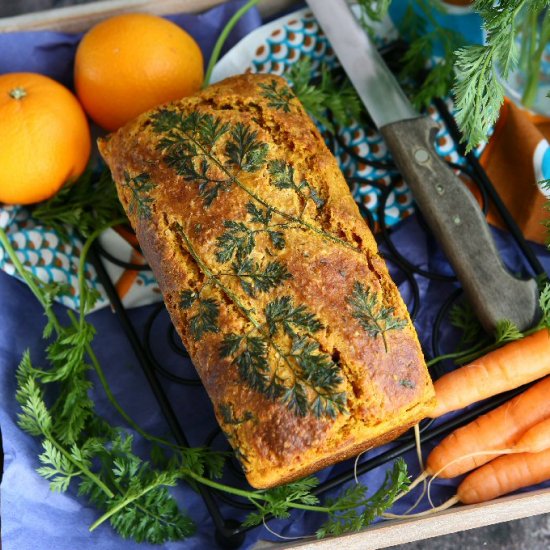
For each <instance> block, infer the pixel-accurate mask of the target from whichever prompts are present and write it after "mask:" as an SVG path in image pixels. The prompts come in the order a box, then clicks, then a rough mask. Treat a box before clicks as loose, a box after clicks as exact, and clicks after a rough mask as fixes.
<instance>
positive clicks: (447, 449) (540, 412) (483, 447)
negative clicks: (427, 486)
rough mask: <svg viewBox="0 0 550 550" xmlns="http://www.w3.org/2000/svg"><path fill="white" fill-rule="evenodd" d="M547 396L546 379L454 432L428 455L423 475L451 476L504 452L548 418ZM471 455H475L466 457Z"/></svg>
mask: <svg viewBox="0 0 550 550" xmlns="http://www.w3.org/2000/svg"><path fill="white" fill-rule="evenodd" d="M549 396H550V377H547V378H545V379H544V380H541V381H540V382H538V383H537V384H535V385H534V386H532V387H531V388H529V389H528V390H526V391H525V392H523V393H522V394H521V395H518V396H517V397H514V399H512V400H510V401H508V402H507V403H505V404H504V405H501V406H500V407H498V408H496V409H494V410H492V411H491V412H489V413H487V414H485V415H483V416H480V417H479V418H477V419H476V420H474V421H473V422H471V423H470V424H467V425H466V426H463V427H462V428H459V429H458V430H455V431H454V432H453V433H451V434H450V435H448V436H447V437H446V438H445V439H443V441H442V442H441V443H440V444H439V445H438V446H437V447H436V448H435V449H434V450H433V451H432V452H431V453H430V455H429V456H428V460H427V462H426V473H427V474H429V475H433V474H435V473H436V472H438V473H439V474H438V475H441V477H445V478H449V477H455V476H458V475H460V474H463V473H465V472H469V471H470V470H472V469H474V468H476V467H477V466H481V465H482V464H485V463H487V462H489V460H491V458H492V457H493V455H494V452H493V451H495V450H498V449H508V448H509V447H511V446H513V445H515V444H516V442H518V441H519V439H520V438H521V436H522V435H523V434H524V433H525V432H526V431H527V430H529V429H530V428H532V427H533V426H535V425H536V424H539V423H540V422H542V421H543V420H547V419H550V398H549ZM482 451H485V452H487V453H488V454H483V453H482ZM491 452H493V454H491ZM472 453H476V456H468V455H471V454H472Z"/></svg>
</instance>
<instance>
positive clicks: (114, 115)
mask: <svg viewBox="0 0 550 550" xmlns="http://www.w3.org/2000/svg"><path fill="white" fill-rule="evenodd" d="M74 76H75V87H76V93H77V95H78V97H79V99H80V101H81V103H82V105H83V106H84V109H85V110H86V112H87V113H88V114H89V115H90V117H91V118H92V119H93V120H94V121H95V122H96V123H97V124H98V125H99V126H101V127H102V128H104V129H106V130H110V131H113V130H116V129H118V128H120V127H121V126H123V125H124V124H125V123H126V122H129V121H130V120H132V119H133V118H134V117H136V116H137V115H139V114H141V113H143V112H145V111H147V110H149V109H151V108H153V107H155V106H156V105H159V104H161V103H165V102H167V101H172V100H174V99H180V98H182V97H184V96H187V95H190V94H192V93H194V92H196V91H197V90H198V89H199V88H200V87H201V84H202V81H203V78H204V74H203V59H202V53H201V50H200V48H199V46H198V45H197V43H196V42H195V41H194V40H193V38H191V36H189V35H188V34H187V33H186V32H185V31H184V30H182V29H180V28H179V27H178V26H177V25H175V24H174V23H171V22H170V21H167V20H166V19H163V18H162V17H157V16H155V15H147V14H143V13H131V14H125V15H119V16H116V17H112V18H110V19H107V20H105V21H102V22H101V23H99V24H98V25H96V26H95V27H92V29H90V31H88V33H86V35H84V38H83V39H82V41H81V42H80V44H79V46H78V49H77V51H76V58H75V69H74Z"/></svg>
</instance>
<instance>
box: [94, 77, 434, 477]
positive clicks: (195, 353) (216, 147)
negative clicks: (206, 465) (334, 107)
mask: <svg viewBox="0 0 550 550" xmlns="http://www.w3.org/2000/svg"><path fill="white" fill-rule="evenodd" d="M99 145H100V150H101V154H102V155H103V157H104V159H105V161H106V162H107V164H108V165H109V167H110V169H111V171H112V174H113V177H114V180H115V182H116V185H117V189H118V194H119V197H120V200H121V202H122V204H123V205H124V208H125V210H126V212H127V214H128V217H129V218H130V221H131V223H132V226H133V227H134V229H135V231H136V234H137V238H138V241H139V243H140V245H141V248H142V250H143V253H144V255H145V257H146V259H147V261H148V262H149V264H150V266H151V268H152V269H153V272H154V274H155V276H156V277H157V280H158V282H159V285H160V288H161V291H162V294H163V296H164V300H165V302H166V306H167V308H168V311H169V312H170V316H171V318H172V321H173V323H174V325H175V327H176V329H177V331H178V333H179V335H180V336H181V338H182V341H183V343H184V344H185V347H186V348H187V350H188V352H189V354H190V356H191V358H192V360H193V362H194V365H195V367H196V369H197V371H198V373H199V375H200V377H201V379H202V381H203V383H204V386H205V388H206V390H207V392H208V395H209V396H210V399H211V400H212V403H213V406H214V409H215V413H216V417H217V419H218V421H219V423H220V426H221V427H222V430H223V431H224V433H225V435H226V436H227V438H228V440H229V442H230V443H231V445H232V446H233V448H234V449H235V452H236V454H237V456H238V457H239V459H240V461H241V463H242V466H243V468H244V471H245V472H246V475H247V478H248V481H249V482H250V484H251V485H252V486H254V487H257V488H265V487H272V486H275V485H278V484H281V483H284V482H289V481H292V480H295V479H298V478H301V477H303V476H305V475H307V474H309V473H311V472H314V471H316V470H319V469H321V468H323V467H325V466H327V465H330V464H333V463H335V462H337V461H340V460H343V459H346V458H349V457H351V456H354V455H356V454H358V453H360V452H361V451H364V450H366V449H368V448H370V447H374V446H376V445H380V444H382V443H385V442H387V441H389V440H391V439H392V438H395V437H396V436H398V435H399V434H401V433H402V432H403V431H405V430H406V429H407V428H409V427H410V426H412V425H414V424H415V423H417V422H418V421H419V420H420V419H422V418H423V417H424V416H426V414H427V413H428V412H429V411H430V409H431V407H432V406H433V403H434V392H433V387H432V383H431V380H430V377H429V375H428V372H427V369H426V366H425V363H424V360H423V356H422V352H421V349H420V345H419V343H418V339H417V336H416V333H415V330H414V327H413V326H412V324H411V321H410V319H409V316H408V313H407V310H406V307H405V305H404V303H403V301H402V299H401V296H400V295H399V291H398V289H397V288H396V286H395V284H394V283H393V281H392V280H391V278H390V276H389V275H388V272H387V269H386V266H385V264H384V261H383V260H382V259H381V258H380V256H379V254H378V252H377V246H376V242H375V240H374V238H373V236H372V234H371V232H370V231H369V229H368V227H367V226H366V224H365V222H364V220H363V218H362V217H361V215H360V213H359V211H358V208H357V205H356V204H355V202H354V200H353V198H352V196H351V194H350V192H349V189H348V186H347V184H346V181H345V180H344V177H343V175H342V173H341V172H340V170H339V168H338V165H337V162H336V160H335V158H334V157H333V156H332V154H331V153H330V152H329V151H328V149H327V147H326V146H325V143H324V141H323V139H322V136H321V135H320V133H319V132H318V130H317V129H316V127H315V125H314V124H313V123H312V121H311V120H310V119H309V117H308V116H307V114H306V112H305V111H304V109H303V107H302V106H301V104H300V102H299V101H298V100H297V99H296V97H295V96H294V94H293V93H292V91H291V89H290V88H289V87H288V86H287V84H286V81H285V80H284V79H282V78H279V77H276V76H272V75H252V74H249V75H242V76H237V77H233V78H229V79H227V80H225V81H223V82H221V83H219V84H216V85H213V86H210V87H209V88H207V89H206V90H204V91H202V92H200V93H198V94H196V95H194V96H192V97H189V98H185V99H183V100H181V101H177V102H173V103H170V104H167V105H164V106H162V107H159V108H157V109H155V110H153V111H151V112H148V113H145V114H143V115H141V116H140V117H138V118H137V119H136V120H135V121H133V122H132V123H130V124H128V125H127V126H125V127H124V128H122V129H120V130H119V131H118V132H116V133H115V134H112V135H111V136H109V137H108V138H106V139H105V140H101V141H100V144H99Z"/></svg>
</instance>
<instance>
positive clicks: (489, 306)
mask: <svg viewBox="0 0 550 550" xmlns="http://www.w3.org/2000/svg"><path fill="white" fill-rule="evenodd" d="M306 2H307V3H308V4H309V7H310V8H311V10H312V11H313V14H314V15H315V18H316V19H317V21H318V23H319V25H320V26H321V28H322V29H323V32H324V33H325V35H326V36H327V38H328V40H329V41H330V44H331V46H332V48H333V50H334V52H335V53H336V55H337V57H338V59H339V61H340V63H341V65H342V67H343V68H344V70H345V72H346V74H347V75H348V77H349V79H350V81H351V82H352V84H353V86H354V87H355V89H356V91H357V93H358V95H359V97H360V98H361V100H362V102H363V103H364V105H365V107H366V108H367V110H368V112H369V114H370V116H371V118H372V119H373V121H374V123H375V124H376V126H377V127H378V129H379V130H380V133H381V134H382V136H383V138H384V140H385V142H386V145H387V146H388V149H389V150H390V152H391V153H392V156H393V159H394V161H395V164H396V165H397V168H398V169H399V171H400V172H401V175H402V176H403V178H404V180H405V181H406V182H407V184H408V186H409V188H410V189H411V192H412V194H413V197H414V199H415V201H416V204H417V206H418V207H419V209H420V211H421V212H422V214H423V216H424V218H425V220H426V222H427V223H428V225H429V227H430V229H431V230H432V232H433V233H434V235H435V237H436V239H437V240H438V241H439V243H440V245H441V247H442V249H443V251H444V252H445V255H446V256H447V258H448V260H449V262H450V264H451V265H452V267H453V269H454V271H455V273H456V276H457V278H458V279H459V281H460V282H461V284H462V287H463V288H464V292H465V294H466V296H467V298H468V300H469V301H470V303H471V304H472V307H473V308H474V311H475V313H476V315H477V317H478V318H479V320H480V322H481V324H482V326H483V328H484V329H485V330H486V331H488V332H494V330H495V328H496V326H497V323H498V321H501V320H504V319H508V320H510V321H512V322H513V323H515V324H516V325H517V326H518V328H519V329H520V330H525V329H527V328H529V327H531V326H532V325H533V324H534V323H535V322H536V320H537V318H538V316H539V307H538V289H537V284H536V281H535V280H534V279H532V278H531V279H518V278H517V277H514V276H513V275H512V274H511V273H510V272H509V271H508V269H507V268H506V267H505V265H504V263H503V261H502V258H501V257H500V254H499V252H498V249H497V247H496V244H495V242H494V240H493V237H492V235H491V232H490V230H489V225H488V223H487V221H486V219H485V216H484V214H483V212H482V210H481V208H480V207H479V204H478V203H477V201H476V200H475V198H474V196H473V195H472V193H471V192H470V191H469V190H468V189H467V188H466V186H465V185H464V184H463V183H462V181H461V180H460V179H459V178H458V177H457V176H456V175H455V174H454V173H453V172H452V170H451V169H450V168H449V167H448V166H447V165H446V164H445V162H444V161H443V160H442V159H441V158H440V156H439V155H438V154H437V152H436V150H435V146H434V140H435V135H436V133H437V130H438V127H437V125H436V123H435V122H434V121H432V120H431V119H430V118H429V117H426V116H423V115H420V114H419V113H418V112H417V111H416V110H415V109H414V108H413V107H412V105H411V103H410V102H409V100H408V99H407V97H406V95H405V93H404V92H403V90H402V89H401V87H400V86H399V84H398V82H397V80H396V79H395V77H394V76H393V74H392V72H391V71H390V70H389V69H388V67H387V66H386V64H385V62H384V60H383V59H382V57H381V56H380V54H379V53H378V50H377V49H376V46H375V45H374V44H373V42H372V40H371V39H370V38H369V36H368V34H367V33H366V32H365V31H364V29H363V28H362V27H361V25H360V24H359V21H358V20H357V18H356V17H355V16H354V14H353V13H352V11H351V9H350V8H349V6H348V4H347V2H346V0H330V1H327V0H306Z"/></svg>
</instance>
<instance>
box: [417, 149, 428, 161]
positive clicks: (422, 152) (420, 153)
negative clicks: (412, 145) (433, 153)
mask: <svg viewBox="0 0 550 550" xmlns="http://www.w3.org/2000/svg"><path fill="white" fill-rule="evenodd" d="M429 158H430V155H429V153H428V151H426V149H417V150H416V151H415V152H414V160H416V162H418V164H425V163H426V162H428V160H429Z"/></svg>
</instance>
